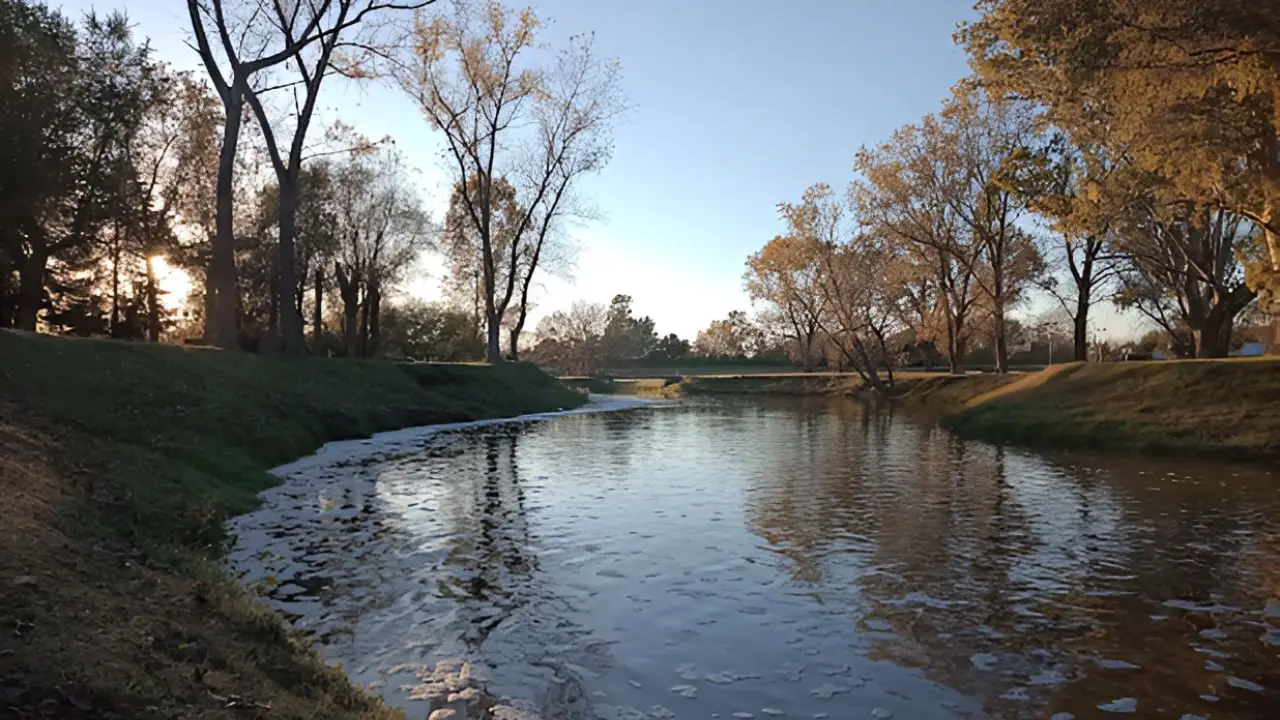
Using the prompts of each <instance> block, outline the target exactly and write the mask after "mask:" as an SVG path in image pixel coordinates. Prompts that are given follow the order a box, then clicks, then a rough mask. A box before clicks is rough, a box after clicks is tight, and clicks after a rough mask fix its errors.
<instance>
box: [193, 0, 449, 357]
mask: <svg viewBox="0 0 1280 720" xmlns="http://www.w3.org/2000/svg"><path fill="white" fill-rule="evenodd" d="M233 1H235V6H234V7H233V8H232V9H231V11H228V9H227V8H226V7H224V5H227V4H228V3H227V2H224V0H187V10H188V14H189V15H190V18H191V26H192V31H193V35H194V37H195V48H196V50H197V51H198V52H199V53H200V57H201V60H202V61H203V62H204V66H205V68H206V70H208V72H209V77H210V80H211V81H212V82H213V86H214V89H215V90H216V91H217V93H218V96H219V97H220V98H221V99H222V103H223V108H224V110H225V113H226V120H225V123H224V126H223V140H222V154H221V158H220V162H219V168H218V187H217V198H218V199H217V232H216V234H215V236H214V242H213V249H212V255H211V259H210V266H209V271H208V273H207V280H206V318H205V322H206V335H207V336H208V339H209V340H210V342H212V343H214V344H216V345H219V346H222V347H231V346H232V345H234V344H235V336H236V327H235V316H236V301H237V298H236V293H235V286H236V279H235V273H236V270H235V249H234V221H233V197H234V180H233V174H234V170H235V157H236V149H237V144H238V142H239V139H240V130H241V126H242V123H243V118H244V106H245V103H246V102H247V103H248V104H249V105H250V106H251V107H252V109H253V111H254V114H255V115H256V116H257V117H258V121H259V125H260V126H261V128H262V132H263V135H264V138H265V140H266V143H267V149H268V154H269V157H270V159H271V164H272V167H273V169H274V170H275V172H276V176H277V181H278V183H279V185H280V199H279V202H280V232H279V248H278V257H279V258H280V261H279V262H280V267H279V272H278V282H277V287H276V293H277V302H278V304H279V305H280V307H281V308H293V304H292V303H286V302H284V299H285V298H286V297H291V296H292V293H293V287H294V285H295V283H294V277H293V274H294V273H293V237H294V214H295V209H296V203H297V177H298V170H299V167H300V166H301V163H302V160H303V157H302V155H303V151H304V144H305V142H306V135H307V130H308V128H309V126H310V123H311V118H312V115H313V114H314V111H315V103H316V99H317V97H318V95H319V92H320V85H321V82H322V81H323V80H324V78H325V77H326V76H327V75H329V74H331V73H333V72H336V71H339V70H343V71H345V72H347V73H348V74H358V73H359V68H360V65H359V63H358V62H356V61H350V63H349V65H346V66H339V65H335V59H336V58H335V52H338V51H340V50H342V49H344V48H347V49H350V50H351V51H352V52H353V55H354V57H356V58H358V57H359V56H360V55H361V54H365V55H367V54H371V53H376V52H377V51H378V48H377V46H376V43H375V42H374V40H373V38H374V37H376V36H377V34H378V33H379V32H380V31H381V28H379V27H378V23H376V22H371V23H369V28H370V32H369V33H359V32H355V33H353V32H352V29H353V28H357V27H358V26H360V25H361V24H362V23H365V21H366V20H371V19H373V18H375V17H376V16H377V14H379V13H382V12H389V11H397V10H412V9H416V8H421V7H424V6H426V5H428V4H430V3H431V2H432V1H433V0H422V1H420V2H408V3H397V2H388V1H385V0H311V1H310V2H306V3H303V2H294V3H282V2H280V1H279V0H271V1H270V2H267V1H266V0H233ZM207 28H212V29H213V30H214V32H215V33H216V35H215V39H216V42H217V43H218V49H217V50H215V49H214V45H213V43H212V42H211V41H210V35H211V33H210V32H209V30H208V29H207ZM352 35H354V36H355V37H352ZM224 65H225V66H226V69H225V70H224V67H223V66H224ZM288 66H291V67H292V69H293V71H294V72H296V73H297V75H298V78H297V79H295V80H293V81H289V82H286V83H283V84H281V85H273V86H255V85H254V82H255V76H256V75H258V74H259V73H262V72H263V71H266V70H269V69H272V68H277V67H288ZM299 87H301V88H302V92H301V94H299V92H298V89H299ZM282 88H287V89H290V90H291V91H292V99H293V101H294V111H293V127H292V133H293V137H292V138H291V139H290V142H289V145H288V148H287V150H286V151H284V152H282V151H281V149H280V146H279V144H278V143H277V142H276V138H275V134H276V126H274V125H273V124H272V121H271V118H270V117H269V116H268V114H267V112H266V110H265V108H264V106H263V103H262V99H261V98H262V95H263V94H264V93H266V92H268V91H271V90H276V89H282ZM280 333H281V336H280V338H279V341H280V347H281V348H282V349H284V350H286V351H290V352H300V351H301V350H302V349H303V347H304V341H303V336H302V317H301V314H300V313H298V312H297V311H296V309H293V310H288V309H285V311H284V312H283V314H282V318H281V323H280Z"/></svg>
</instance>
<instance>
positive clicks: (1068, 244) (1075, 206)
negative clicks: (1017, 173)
mask: <svg viewBox="0 0 1280 720" xmlns="http://www.w3.org/2000/svg"><path fill="white" fill-rule="evenodd" d="M1025 170H1026V171H1025V172H1023V173H1021V177H1020V178H1019V181H1018V182H1019V184H1020V186H1021V187H1023V188H1024V194H1025V195H1027V196H1028V198H1029V201H1030V207H1031V208H1032V209H1033V210H1034V211H1036V212H1037V213H1039V214H1040V215H1041V216H1042V217H1044V218H1045V219H1046V220H1047V221H1048V223H1049V228H1050V230H1051V231H1052V232H1053V233H1054V234H1055V235H1056V237H1057V242H1056V247H1054V248H1053V249H1052V250H1050V255H1049V258H1048V259H1049V260H1050V261H1051V265H1052V266H1055V267H1058V268H1060V269H1065V270H1066V271H1067V273H1068V275H1067V279H1068V280H1069V282H1070V284H1069V285H1067V286H1066V287H1065V288H1064V285H1063V283H1061V282H1060V280H1061V277H1060V276H1056V275H1052V274H1046V275H1045V276H1044V277H1043V278H1041V280H1040V282H1039V284H1040V286H1041V287H1042V288H1043V289H1044V290H1045V291H1047V292H1048V293H1049V294H1050V295H1052V296H1053V297H1054V299H1056V300H1057V301H1058V303H1059V304H1060V305H1061V306H1062V310H1063V312H1065V313H1066V314H1067V317H1068V320H1069V322H1070V324H1071V327H1072V339H1073V341H1072V346H1073V351H1072V359H1073V360H1075V361H1077V362H1083V361H1085V360H1088V359H1089V337H1088V333H1089V315H1090V310H1091V309H1092V307H1093V306H1094V305H1095V304H1097V303H1098V302H1099V301H1101V300H1102V299H1104V298H1105V297H1107V296H1108V290H1109V288H1110V287H1111V286H1112V285H1113V284H1114V281H1115V279H1116V277H1117V275H1118V274H1119V272H1120V256H1119V255H1118V254H1117V251H1116V249H1115V247H1114V246H1115V235H1116V232H1117V229H1118V228H1119V226H1120V225H1121V224H1123V223H1124V222H1125V220H1126V218H1127V217H1128V215H1129V214H1130V212H1131V209H1130V208H1129V207H1128V199H1127V196H1128V195H1129V192H1128V191H1127V190H1125V189H1123V188H1122V182H1121V179H1122V178H1123V177H1124V176H1125V175H1126V174H1127V173H1126V169H1125V168H1124V167H1123V166H1121V165H1120V164H1119V163H1117V161H1116V159H1115V157H1114V154H1113V153H1112V152H1111V151H1110V150H1109V149H1108V148H1107V147H1106V145H1105V144H1104V143H1075V144H1073V143H1072V142H1071V140H1070V139H1069V138H1068V137H1067V136H1066V135H1065V134H1062V133H1059V134H1058V135H1057V137H1055V138H1054V140H1053V142H1051V143H1049V144H1048V145H1047V146H1046V147H1045V148H1044V151H1043V152H1042V153H1041V154H1040V155H1039V157H1037V158H1034V159H1033V160H1032V161H1031V162H1029V163H1028V166H1027V168H1026V169H1025ZM1055 261H1056V262H1055Z"/></svg>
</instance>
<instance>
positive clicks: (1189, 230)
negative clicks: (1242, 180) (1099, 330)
mask: <svg viewBox="0 0 1280 720" xmlns="http://www.w3.org/2000/svg"><path fill="white" fill-rule="evenodd" d="M1253 232H1255V229H1254V227H1253V226H1252V224H1251V223H1249V222H1248V221H1247V220H1245V219H1244V218H1241V217H1239V216H1237V215H1234V214H1232V213H1230V212H1227V211H1225V210H1214V209H1212V208H1203V207H1201V208H1197V207H1194V206H1187V207H1185V208H1183V214H1182V215H1181V216H1180V217H1178V218H1177V219H1176V220H1174V221H1166V220H1163V219H1162V216H1160V215H1156V214H1155V213H1151V214H1149V215H1148V217H1147V219H1146V220H1145V221H1142V222H1139V223H1137V224H1136V225H1135V226H1133V227H1129V228H1126V230H1125V233H1124V236H1123V239H1122V243H1123V248H1124V253H1125V256H1126V261H1127V262H1126V264H1125V267H1124V269H1123V272H1122V274H1121V288H1120V292H1119V294H1118V295H1117V296H1116V300H1117V302H1118V303H1119V304H1120V305H1121V306H1122V307H1131V308H1134V309H1136V310H1138V311H1139V312H1141V313H1142V314H1143V315H1146V316H1147V317H1148V318H1150V319H1151V320H1152V321H1154V322H1155V323H1156V324H1157V325H1159V326H1160V328H1162V329H1163V330H1164V331H1165V332H1166V333H1168V334H1169V337H1170V339H1171V341H1172V342H1173V346H1174V348H1175V349H1176V350H1177V352H1178V354H1179V355H1181V356H1184V357H1202V358H1213V357H1226V356H1227V353H1228V352H1229V351H1230V350H1231V333H1232V328H1233V327H1234V324H1235V319H1236V317H1237V316H1238V315H1239V314H1240V313H1241V312H1243V311H1244V310H1245V309H1246V308H1247V307H1249V306H1250V305H1251V304H1252V303H1253V302H1254V300H1255V298H1256V297H1257V292H1256V291H1255V290H1252V289H1250V287H1249V286H1248V284H1247V283H1246V281H1245V267H1244V264H1243V263H1242V262H1241V260H1242V259H1243V260H1245V261H1246V262H1248V261H1249V260H1255V261H1256V257H1254V258H1251V257H1250V255H1249V253H1250V252H1255V253H1256V252H1259V251H1260V250H1261V248H1258V247H1257V245H1255V244H1254V243H1252V242H1251V241H1252V239H1253V238H1252V234H1253Z"/></svg>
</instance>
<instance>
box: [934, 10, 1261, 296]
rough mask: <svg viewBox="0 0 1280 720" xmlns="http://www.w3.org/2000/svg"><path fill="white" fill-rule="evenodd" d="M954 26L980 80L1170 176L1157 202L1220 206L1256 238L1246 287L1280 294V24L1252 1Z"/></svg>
mask: <svg viewBox="0 0 1280 720" xmlns="http://www.w3.org/2000/svg"><path fill="white" fill-rule="evenodd" d="M977 9H978V11H979V12H980V14H981V17H980V18H979V20H978V21H976V22H974V23H972V24H969V25H966V26H963V27H962V28H961V31H960V33H959V35H958V37H959V39H960V40H961V41H962V42H963V43H965V44H966V45H967V47H968V49H969V53H970V55H971V56H972V57H973V59H974V64H975V66H976V67H977V69H978V72H979V73H980V75H981V77H982V79H983V81H984V82H985V83H987V84H988V85H989V86H990V87H991V88H992V89H993V90H994V91H996V92H999V93H1008V94H1013V95H1017V96H1019V97H1022V98H1027V99H1030V100H1033V101H1035V102H1038V103H1040V104H1042V105H1043V106H1044V107H1045V108H1046V110H1047V112H1048V117H1049V119H1050V121H1051V122H1052V123H1053V124H1055V125H1056V126H1058V127H1061V128H1063V129H1064V130H1066V131H1067V132H1069V133H1071V134H1072V135H1073V137H1074V136H1075V135H1076V134H1078V133H1090V132H1095V131H1096V129H1097V128H1106V130H1107V132H1108V134H1109V135H1110V139H1111V142H1112V146H1113V147H1115V148H1120V149H1122V150H1123V152H1124V154H1125V156H1126V157H1128V158H1130V159H1131V160H1132V161H1133V162H1134V163H1136V164H1137V165H1138V166H1139V167H1141V168H1142V169H1144V170H1146V171H1149V172H1153V173H1156V174H1158V175H1160V176H1162V177H1164V178H1166V179H1167V180H1168V183H1167V185H1166V186H1165V187H1164V188H1162V192H1165V193H1167V196H1168V197H1167V198H1165V199H1164V200H1163V201H1162V202H1161V203H1160V205H1161V206H1163V207H1166V208H1168V212H1169V215H1168V216H1166V217H1165V220H1166V221H1169V220H1172V221H1174V222H1176V221H1177V216H1178V214H1179V212H1180V211H1179V210H1178V208H1177V206H1178V204H1179V203H1181V202H1183V201H1190V202H1194V203H1197V204H1200V205H1216V206H1219V207H1221V208H1222V209H1224V210H1226V211H1229V212H1231V213H1233V214H1235V215H1238V216H1240V217H1243V218H1246V219H1248V220H1249V221H1250V222H1252V223H1254V224H1255V225H1256V226H1257V227H1258V228H1259V230H1260V232H1259V236H1260V238H1261V240H1262V244H1263V247H1264V248H1265V250H1266V252H1265V253H1258V254H1255V255H1254V257H1255V259H1256V261H1255V262H1254V263H1253V264H1252V265H1251V266H1250V275H1249V278H1250V282H1251V285H1252V287H1254V288H1258V289H1262V290H1265V291H1266V293H1267V294H1268V296H1274V294H1275V290H1276V289H1277V286H1278V285H1280V136H1278V135H1277V132H1278V131H1280V100H1278V98H1280V72H1278V71H1277V68H1278V67H1280V26H1277V24H1276V23H1275V22H1274V19H1275V14H1276V8H1275V7H1274V4H1273V3H1270V2H1251V1H1248V0H1160V1H1159V2H1150V1H1147V0H1095V1H1092V2H1087V3H1080V2H1076V1H1075V0H1044V1H1042V0H981V1H980V2H979V3H978V5H977Z"/></svg>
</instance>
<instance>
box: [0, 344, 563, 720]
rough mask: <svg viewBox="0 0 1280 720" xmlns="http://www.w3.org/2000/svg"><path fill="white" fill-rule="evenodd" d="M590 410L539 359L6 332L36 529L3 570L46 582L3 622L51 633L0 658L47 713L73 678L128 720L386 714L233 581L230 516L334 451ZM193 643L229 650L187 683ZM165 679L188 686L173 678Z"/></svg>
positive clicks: (17, 598) (12, 492) (2, 516)
mask: <svg viewBox="0 0 1280 720" xmlns="http://www.w3.org/2000/svg"><path fill="white" fill-rule="evenodd" d="M584 399H585V396H584V395H582V394H580V393H577V392H574V391H573V390H570V389H568V388H566V387H564V386H563V385H561V384H560V383H558V382H557V381H556V380H555V379H553V378H551V377H549V376H547V375H546V374H544V373H542V372H541V371H539V370H538V369H536V368H534V367H532V366H530V365H523V364H509V365H501V366H497V367H488V366H482V365H435V364H402V363H390V362H380V361H356V360H339V359H327V358H277V357H262V356H255V355H248V354H243V353H237V352H223V351H217V350H210V349H198V348H180V347H171V346H157V345H144V344H128V343H118V342H111V341H97V340H70V339H64V338H53V337H47V336H37V335H31V334H24V333H14V332H7V331H0V443H3V444H4V446H5V447H6V448H21V449H23V450H22V452H21V453H19V452H18V451H17V450H14V451H13V452H12V453H10V454H8V455H6V457H4V458H0V459H2V460H4V461H5V463H6V464H4V465H3V466H0V469H3V470H4V471H5V472H4V474H3V475H4V476H3V485H4V487H3V491H4V492H5V495H6V497H7V498H9V499H10V502H9V503H8V504H7V505H6V506H4V508H3V509H0V520H2V521H3V524H4V525H5V526H6V527H10V528H12V527H17V526H19V525H20V524H21V523H23V522H28V520H27V518H35V520H31V521H30V522H31V523H34V524H32V525H31V528H30V531H29V532H25V533H18V532H16V531H15V532H12V533H10V534H8V535H6V536H4V545H3V546H0V550H2V552H0V575H8V574H12V575H13V576H14V577H24V578H25V577H32V578H38V581H37V582H34V583H32V584H31V585H30V586H25V585H24V586H23V587H24V588H27V589H26V590H24V591H23V592H22V593H19V594H10V595H9V596H8V597H6V598H5V599H4V601H3V602H0V615H4V616H5V617H4V618H3V620H4V621H5V622H6V627H8V626H9V625H10V623H12V622H19V623H30V624H32V625H33V626H34V627H37V628H42V629H43V632H44V635H43V636H36V637H34V638H33V639H31V640H30V643H29V646H27V647H26V648H25V650H20V651H19V652H16V653H13V654H8V655H3V656H0V675H6V676H12V677H21V678H25V681H26V682H27V684H28V689H29V693H28V695H29V696H30V698H32V700H31V702H33V703H38V702H47V701H48V700H49V699H50V698H52V699H53V700H55V701H57V702H61V701H62V700H65V698H66V696H67V692H66V690H65V689H64V687H65V686H66V685H67V684H68V683H72V684H74V685H75V686H76V687H78V688H82V689H83V688H88V690H82V692H89V693H90V694H91V695H93V696H94V698H95V704H96V703H103V704H105V706H106V707H108V708H111V709H112V712H117V713H118V714H119V715H120V716H123V717H189V716H193V715H197V714H199V715H200V716H201V717H219V718H220V717H228V718H230V717H241V716H242V715H239V714H237V712H239V711H236V710H234V709H228V704H227V702H225V701H217V700H216V698H218V697H221V698H226V697H228V696H229V694H230V695H237V696H246V697H247V696H251V695H253V694H255V693H256V694H257V695H258V696H260V697H262V698H274V700H273V704H272V708H273V710H272V711H270V712H265V713H264V712H259V713H258V714H256V715H254V716H255V717H300V718H301V717H334V718H339V717H370V718H374V717H378V718H380V717H384V715H385V711H384V710H381V709H379V706H378V705H377V704H376V703H372V702H371V701H370V700H369V699H368V698H367V697H366V696H364V695H363V694H361V693H359V692H356V691H355V690H353V689H352V688H351V687H350V686H349V684H347V683H346V681H345V679H343V678H342V676H341V674H340V673H334V672H331V671H329V670H328V669H326V668H324V667H323V665H322V664H320V663H319V660H318V659H317V658H316V657H315V655H314V653H312V652H311V650H310V648H309V645H308V644H307V643H305V642H302V641H301V640H300V639H299V638H298V637H296V635H295V634H294V633H292V632H291V631H290V630H289V629H288V628H287V627H286V626H284V625H283V624H282V622H281V620H280V619H279V618H278V617H277V616H275V615H274V614H273V613H268V612H265V611H264V610H263V609H262V608H261V607H260V606H258V605H257V604H256V603H254V602H251V598H249V597H248V596H247V595H246V594H245V593H244V592H243V591H241V590H239V589H238V588H237V587H236V586H235V585H234V584H233V583H230V582H228V581H227V580H226V578H225V577H223V576H222V574H221V571H220V570H219V569H218V565H217V560H218V557H219V555H220V551H221V546H222V540H223V531H222V523H223V521H224V520H225V519H226V518H227V517H229V516H231V515H235V514H238V513H242V512H245V511H247V510H250V509H252V508H253V507H254V506H255V505H256V504H257V494H258V493H259V492H260V491H262V490H263V489H265V488H267V487H269V486H270V485H271V484H273V482H274V478H273V477H272V476H271V475H269V474H268V473H267V472H266V470H267V469H268V468H270V467H273V466H275V465H278V464H281V463H283V462H286V461H288V460H291V459H293V458H296V457H298V456H301V455H304V454H307V453H309V452H310V451H312V450H314V449H315V448H316V447H318V446H319V445H321V444H323V443H324V442H326V441H329V440H336V439H343V438H353V437H361V436H366V435H369V434H372V433H374V432H378V431H381V430H389V429H393V428H399V427H405V426H410V425H420V424H428V423H435V422H445V421H456V420H467V419H476V418H483V417H498V416H510V415H518V414H522V413H528V412H536V411H545V410H554V409H558V408H565V407H571V406H575V405H578V404H580V403H581V402H583V401H584ZM6 441H7V442H6ZM103 547H111V548H117V550H116V551H113V552H114V554H108V555H103V554H102V553H101V552H99V550H100V549H101V548H103ZM135 554H136V556H137V558H138V559H139V560H140V561H141V564H140V565H138V564H135V565H134V566H130V567H132V568H133V570H132V571H131V572H121V571H120V566H119V559H118V558H119V557H120V556H122V555H123V556H127V557H132V556H134V555H135ZM138 573H142V574H144V575H145V577H142V576H136V575H137V574H138ZM0 583H3V585H4V587H5V588H6V589H8V588H9V587H10V584H9V578H8V577H2V576H0ZM157 594H159V596H158V595H157ZM160 596H163V601H162V599H161V597H160ZM175 597H176V598H177V599H176V600H175V599H174V598H175ZM191 597H196V598H199V602H195V603H194V604H193V602H192V600H191ZM122 602H123V603H124V604H123V605H121V603H122ZM117 606H118V607H117ZM104 607H116V609H115V611H114V612H110V613H106V614H105V616H104V614H103V613H102V612H98V609H99V608H104ZM104 612H105V611H104ZM28 618H29V619H28ZM139 624H142V625H144V626H145V627H144V628H142V629H139V628H138V627H136V626H137V625H139ZM147 638H151V639H150V640H148V639H147ZM155 638H161V639H159V640H157V639H155ZM167 638H177V639H175V640H174V641H173V643H169V642H168V640H167ZM191 638H198V641H197V640H191ZM134 640H137V642H134ZM152 640H154V642H152ZM131 643H132V644H131ZM193 643H195V644H196V645H198V646H200V647H203V648H206V649H210V650H209V651H208V652H207V653H205V654H204V655H201V656H200V657H196V658H194V659H192V660H190V663H189V664H190V665H191V667H189V668H186V670H189V671H190V672H189V673H188V672H185V671H183V672H179V670H182V668H183V666H184V665H183V661H178V660H175V659H174V657H171V655H172V653H173V652H176V651H174V650H173V648H170V647H168V644H172V645H174V646H175V647H176V646H182V647H184V648H188V647H191V646H192V644H193ZM153 645H154V647H153ZM182 652H186V651H185V650H183V651H182ZM130 653H132V654H130ZM166 653H168V654H167V655H166ZM211 656H216V657H213V659H210V658H211ZM121 657H128V658H130V659H129V660H128V661H124V660H121V659H120V658H121ZM184 657H185V656H184ZM91 661H92V662H91ZM162 667H163V668H166V670H165V672H170V671H172V672H173V673H177V674H176V675H174V676H173V677H168V676H166V677H165V679H163V680H160V679H158V676H157V672H159V671H158V670H157V668H162ZM174 668H178V670H174ZM233 671H234V672H233ZM188 676H197V677H200V678H203V680H202V681H201V682H195V681H191V680H189V679H188ZM210 678H213V680H210ZM193 682H194V683H195V684H194V685H193V684H192V683H193ZM211 683H212V685H211ZM211 688H217V690H214V689H211ZM211 697H212V698H215V699H214V700H210V698H211ZM60 698H61V700H60ZM68 702H70V701H68ZM206 706H207V707H206ZM71 707H72V709H74V708H75V707H77V705H75V703H72V705H71ZM197 711H198V712H197ZM223 711H225V712H223ZM259 711H261V708H259ZM201 713H204V714H201Z"/></svg>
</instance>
